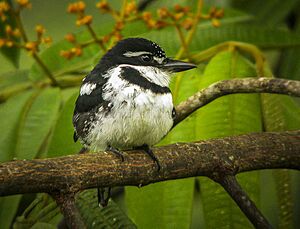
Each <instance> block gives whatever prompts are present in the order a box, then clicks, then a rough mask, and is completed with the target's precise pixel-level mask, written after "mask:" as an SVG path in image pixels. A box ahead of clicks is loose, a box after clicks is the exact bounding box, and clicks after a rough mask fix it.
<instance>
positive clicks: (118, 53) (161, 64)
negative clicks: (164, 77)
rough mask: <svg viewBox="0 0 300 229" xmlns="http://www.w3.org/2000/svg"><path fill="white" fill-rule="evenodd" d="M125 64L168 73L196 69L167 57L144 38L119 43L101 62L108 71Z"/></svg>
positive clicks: (155, 45)
mask: <svg viewBox="0 0 300 229" xmlns="http://www.w3.org/2000/svg"><path fill="white" fill-rule="evenodd" d="M124 64H125V65H132V66H150V67H154V68H158V69H159V70H160V71H163V72H167V73H173V72H181V71H185V70H189V69H192V68H195V67H196V65H194V64H191V63H187V62H183V61H179V60H173V59H171V58H168V57H166V54H165V52H164V51H163V50H162V48H161V47H159V45H157V44H156V43H154V42H152V41H149V40H147V39H144V38H127V39H124V40H121V41H119V42H118V43H117V44H116V45H115V46H114V47H113V48H112V49H111V50H109V51H108V52H107V53H106V54H105V55H104V56H103V58H102V59H101V61H100V65H102V67H104V68H106V69H109V68H111V67H116V66H118V65H124ZM103 70H104V69H103Z"/></svg>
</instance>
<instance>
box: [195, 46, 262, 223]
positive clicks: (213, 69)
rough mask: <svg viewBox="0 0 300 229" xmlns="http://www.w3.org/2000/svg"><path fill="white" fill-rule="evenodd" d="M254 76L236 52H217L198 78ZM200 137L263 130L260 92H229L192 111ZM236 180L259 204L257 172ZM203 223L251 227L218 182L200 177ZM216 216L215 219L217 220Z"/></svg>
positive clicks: (202, 84)
mask: <svg viewBox="0 0 300 229" xmlns="http://www.w3.org/2000/svg"><path fill="white" fill-rule="evenodd" d="M253 75H256V73H255V68H254V66H253V65H252V64H251V63H249V61H248V60H246V59H245V58H243V57H242V56H240V55H239V54H238V53H237V52H235V51H232V52H230V51H226V52H221V53H219V54H217V55H216V56H215V57H214V58H212V60H211V61H210V62H209V64H208V65H207V67H206V69H205V72H204V76H203V77H201V81H200V84H199V87H200V88H204V87H207V86H208V85H210V84H212V83H214V82H217V81H219V80H224V79H233V78H235V77H241V78H244V77H249V76H253ZM194 115H195V116H196V117H197V122H196V123H195V125H196V128H197V129H198V135H199V137H200V138H201V139H210V138H217V137H225V136H230V135H239V134H244V133H248V132H258V131H261V129H262V124H261V110H260V100H259V95H257V94H253V95H228V96H225V97H221V98H219V99H217V100H215V101H213V102H212V103H210V104H208V105H206V106H205V107H203V108H201V109H200V110H198V111H197V112H196V113H195V114H194ZM238 180H239V182H240V183H241V185H242V187H243V188H244V189H245V190H246V192H247V193H248V194H249V195H250V197H251V198H252V200H254V202H255V203H256V204H257V205H259V201H258V200H259V173H258V172H251V173H245V174H240V175H239V176H238ZM200 185H201V186H200V187H201V197H202V203H203V211H204V216H205V224H206V226H207V227H208V228H241V227H242V228H252V226H251V225H250V223H249V221H248V219H247V218H246V217H245V216H244V214H243V213H242V212H241V211H240V209H239V208H238V206H237V205H236V204H235V203H234V202H233V200H232V199H231V198H230V197H229V195H228V194H227V193H226V192H225V191H224V190H223V188H222V187H220V186H219V185H218V184H216V183H214V182H213V181H211V180H209V179H207V178H201V179H200ZM216 219H218V220H216Z"/></svg>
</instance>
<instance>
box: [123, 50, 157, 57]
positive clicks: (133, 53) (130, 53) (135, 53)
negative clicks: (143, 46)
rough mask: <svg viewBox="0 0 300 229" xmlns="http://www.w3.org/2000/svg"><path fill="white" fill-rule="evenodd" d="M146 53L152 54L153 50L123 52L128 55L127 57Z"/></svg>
mask: <svg viewBox="0 0 300 229" xmlns="http://www.w3.org/2000/svg"><path fill="white" fill-rule="evenodd" d="M145 54H150V55H151V54H152V53H151V52H144V51H140V52H125V53H124V54H123V56H127V57H133V56H141V55H145Z"/></svg>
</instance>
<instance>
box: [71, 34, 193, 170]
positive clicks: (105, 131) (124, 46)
mask: <svg viewBox="0 0 300 229" xmlns="http://www.w3.org/2000/svg"><path fill="white" fill-rule="evenodd" d="M195 67H196V66H195V65H194V64H191V63H186V62H183V61H178V60H172V59H170V58H167V57H166V55H165V52H164V51H163V50H162V49H161V48H160V47H159V46H158V45H157V44H156V43H154V42H152V41H149V40H146V39H143V38H128V39H124V40H121V41H119V42H118V43H117V44H116V45H115V46H114V47H113V48H112V49H110V50H109V51H108V52H107V53H106V54H105V55H104V56H103V57H102V59H101V60H100V62H99V63H98V64H97V65H96V67H95V68H94V69H93V70H92V71H91V72H90V73H89V74H88V75H87V76H86V77H85V78H84V80H83V82H82V85H81V88H80V94H79V96H78V98H77V101H76V106H75V110H74V116H73V125H74V127H75V132H74V140H75V141H77V139H79V140H80V142H81V143H82V144H83V145H84V147H85V148H87V149H89V150H91V151H103V150H109V151H112V152H114V153H115V154H117V155H119V156H120V157H121V158H122V160H124V156H123V154H122V151H120V150H127V149H144V151H145V152H146V153H147V154H148V155H149V156H150V157H151V158H152V159H153V160H154V161H155V162H156V163H157V166H158V169H160V164H159V161H158V160H157V158H156V157H155V155H154V154H153V152H152V151H151V149H150V146H153V145H154V144H156V143H158V142H159V141H160V140H161V139H162V138H163V137H164V136H165V135H166V134H167V133H168V131H169V130H170V129H171V127H172V125H173V119H174V117H175V109H174V106H173V101H172V95H171V91H170V89H169V82H170V79H171V74H172V73H174V72H180V71H185V70H189V69H192V68H195Z"/></svg>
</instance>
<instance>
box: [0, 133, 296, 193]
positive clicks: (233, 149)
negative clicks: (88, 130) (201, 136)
mask: <svg viewBox="0 0 300 229" xmlns="http://www.w3.org/2000/svg"><path fill="white" fill-rule="evenodd" d="M153 152H154V153H155V155H156V156H157V158H158V159H159V161H160V164H161V166H162V169H161V171H159V172H158V171H157V167H156V164H155V163H154V162H153V161H152V160H151V159H150V157H149V156H148V155H146V154H145V153H144V152H141V151H128V152H126V154H125V161H124V162H122V161H121V160H120V158H119V157H117V156H115V155H114V154H113V153H103V152H99V153H93V154H92V153H90V154H81V155H72V156H66V157H59V158H52V159H35V160H30V161H25V160H20V161H11V162H6V163H2V164H0V184H1V185H0V196H6V195H13V194H20V193H37V192H46V193H76V192H78V191H80V190H84V189H89V188H95V187H113V186H124V185H135V186H143V185H147V184H149V183H154V182H158V181H163V180H171V179H179V178H185V177H192V176H202V175H204V176H208V177H211V176H214V175H218V174H228V175H235V174H237V173H240V172H245V171H250V170H258V169H274V168H289V169H298V170H299V169H300V131H291V132H281V133H254V134H248V135H241V136H234V137H226V138H221V139H212V140H206V141H199V142H194V143H177V144H173V145H168V146H164V147H158V148H154V149H153Z"/></svg>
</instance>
